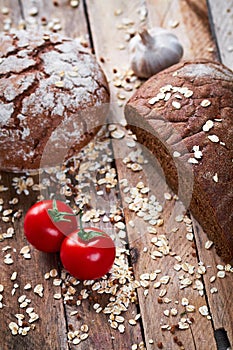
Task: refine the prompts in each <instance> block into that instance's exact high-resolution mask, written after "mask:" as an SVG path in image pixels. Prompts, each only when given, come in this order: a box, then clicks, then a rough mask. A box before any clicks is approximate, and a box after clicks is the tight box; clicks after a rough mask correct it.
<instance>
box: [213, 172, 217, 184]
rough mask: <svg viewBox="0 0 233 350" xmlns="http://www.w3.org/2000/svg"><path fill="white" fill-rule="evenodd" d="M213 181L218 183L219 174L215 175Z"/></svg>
mask: <svg viewBox="0 0 233 350" xmlns="http://www.w3.org/2000/svg"><path fill="white" fill-rule="evenodd" d="M213 180H214V182H218V174H217V173H215V174H214V176H213Z"/></svg>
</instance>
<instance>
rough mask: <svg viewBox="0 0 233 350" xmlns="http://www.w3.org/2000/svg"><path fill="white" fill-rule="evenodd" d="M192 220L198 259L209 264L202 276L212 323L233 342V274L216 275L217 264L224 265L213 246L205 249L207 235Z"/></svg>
mask: <svg viewBox="0 0 233 350" xmlns="http://www.w3.org/2000/svg"><path fill="white" fill-rule="evenodd" d="M193 222H194V225H193V227H194V232H195V237H196V244H197V249H198V254H199V259H200V261H205V264H206V265H207V266H209V268H208V269H207V274H205V275H204V276H203V278H204V283H205V290H206V295H207V298H208V304H209V308H210V311H211V315H212V319H213V325H214V328H215V330H217V329H219V328H224V329H225V330H226V331H227V335H228V337H229V340H230V343H231V344H233V328H232V325H233V312H232V310H233V292H232V285H233V275H232V273H227V272H226V277H225V278H224V279H221V278H219V277H218V272H219V270H218V269H217V266H225V265H224V264H223V262H222V261H221V259H220V258H219V257H218V256H217V254H216V253H215V251H214V247H212V248H211V250H206V249H205V243H206V241H207V240H208V239H207V236H206V234H205V232H203V230H202V228H201V227H200V225H199V224H198V222H197V221H196V220H195V219H193ZM212 276H215V277H216V280H215V281H214V282H210V278H211V277H212ZM212 288H216V289H217V291H216V293H211V289H212Z"/></svg>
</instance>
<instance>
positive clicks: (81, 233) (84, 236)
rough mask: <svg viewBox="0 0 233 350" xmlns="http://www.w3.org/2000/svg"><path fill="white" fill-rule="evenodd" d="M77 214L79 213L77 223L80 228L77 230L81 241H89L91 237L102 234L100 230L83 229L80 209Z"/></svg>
mask: <svg viewBox="0 0 233 350" xmlns="http://www.w3.org/2000/svg"><path fill="white" fill-rule="evenodd" d="M78 214H79V225H80V229H79V231H78V236H79V238H81V239H82V240H83V241H89V240H91V239H92V238H95V237H98V236H102V235H103V233H102V232H97V231H93V230H90V231H89V230H85V229H84V228H83V224H82V216H83V212H82V210H80V211H79V213H78Z"/></svg>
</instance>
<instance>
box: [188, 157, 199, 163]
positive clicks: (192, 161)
mask: <svg viewBox="0 0 233 350" xmlns="http://www.w3.org/2000/svg"><path fill="white" fill-rule="evenodd" d="M188 163H190V164H198V160H197V159H196V158H192V157H191V158H189V159H188Z"/></svg>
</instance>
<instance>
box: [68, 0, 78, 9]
mask: <svg viewBox="0 0 233 350" xmlns="http://www.w3.org/2000/svg"><path fill="white" fill-rule="evenodd" d="M70 6H71V7H73V8H75V7H78V6H79V0H71V1H70Z"/></svg>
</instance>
